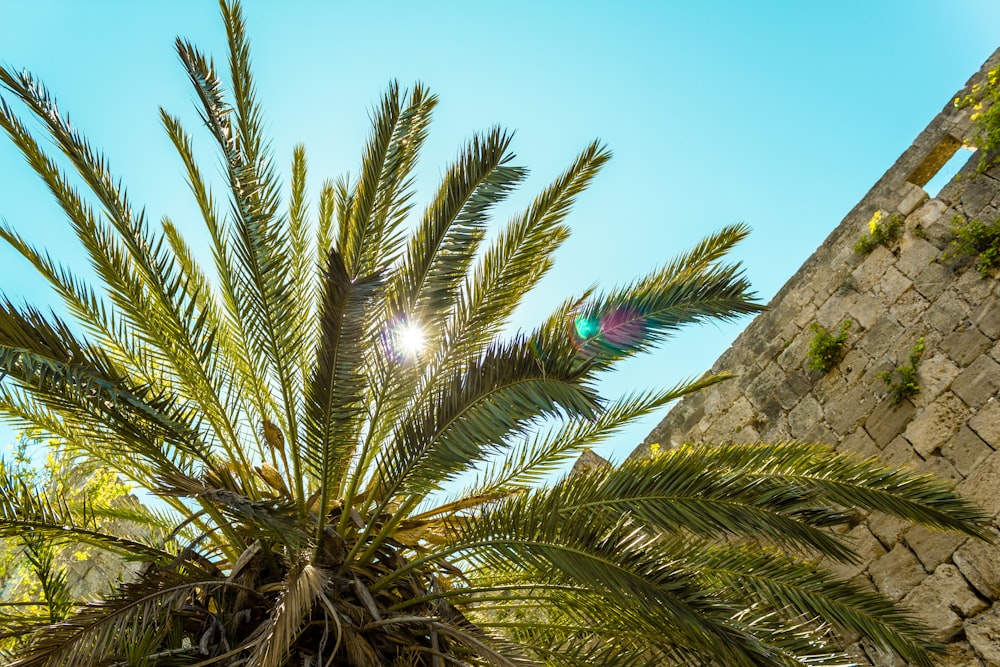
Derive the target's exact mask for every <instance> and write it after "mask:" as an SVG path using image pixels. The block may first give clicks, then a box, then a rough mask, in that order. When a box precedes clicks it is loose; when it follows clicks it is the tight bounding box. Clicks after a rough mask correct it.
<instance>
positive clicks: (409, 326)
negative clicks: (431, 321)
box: [392, 321, 426, 359]
mask: <svg viewBox="0 0 1000 667" xmlns="http://www.w3.org/2000/svg"><path fill="white" fill-rule="evenodd" d="M392 333H393V335H392V338H393V345H394V346H395V348H396V353H397V354H399V355H400V356H402V357H405V358H408V359H414V358H416V357H417V356H419V355H420V353H421V352H423V351H424V348H425V347H426V338H425V336H424V330H423V329H422V328H421V327H420V325H418V324H416V323H415V322H408V321H403V322H400V323H399V325H398V326H397V327H396V328H395V329H394V330H393V332H392Z"/></svg>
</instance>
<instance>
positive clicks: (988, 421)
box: [969, 398, 1000, 449]
mask: <svg viewBox="0 0 1000 667" xmlns="http://www.w3.org/2000/svg"><path fill="white" fill-rule="evenodd" d="M969 428H971V429H972V430H973V431H975V432H976V434H977V435H978V436H979V437H980V438H982V440H983V442H985V443H986V444H987V445H989V446H990V447H992V448H993V449H1000V400H998V399H996V398H991V399H989V400H987V401H986V402H985V403H983V405H982V407H980V408H979V412H977V413H976V414H975V416H973V417H972V419H970V420H969Z"/></svg>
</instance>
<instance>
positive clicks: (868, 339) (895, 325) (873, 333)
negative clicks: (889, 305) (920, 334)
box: [858, 314, 905, 359]
mask: <svg viewBox="0 0 1000 667" xmlns="http://www.w3.org/2000/svg"><path fill="white" fill-rule="evenodd" d="M904 333H905V330H904V329H903V327H902V326H900V324H899V322H897V321H896V318H894V317H893V316H891V315H888V314H885V315H882V317H880V318H878V321H877V322H875V324H874V326H872V328H871V329H870V330H869V331H868V332H867V333H865V335H864V336H863V337H862V338H861V340H860V341H858V347H860V348H861V349H863V350H864V351H866V352H867V353H868V354H870V355H871V356H872V357H874V358H875V359H881V358H883V357H885V356H886V354H887V353H888V352H889V350H891V349H895V347H896V342H897V340H898V339H899V338H900V337H902V336H903V335H904Z"/></svg>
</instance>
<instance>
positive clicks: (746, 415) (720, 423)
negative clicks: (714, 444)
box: [703, 396, 756, 440]
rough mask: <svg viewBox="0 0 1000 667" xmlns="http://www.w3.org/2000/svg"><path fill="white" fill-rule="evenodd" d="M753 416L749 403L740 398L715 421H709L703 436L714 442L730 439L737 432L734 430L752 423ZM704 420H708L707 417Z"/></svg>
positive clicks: (742, 397) (751, 406)
mask: <svg viewBox="0 0 1000 667" xmlns="http://www.w3.org/2000/svg"><path fill="white" fill-rule="evenodd" d="M755 414H756V413H755V411H754V408H753V405H751V404H750V401H748V400H747V399H746V397H745V396H740V397H739V398H738V399H736V401H735V402H734V403H733V404H732V406H730V408H729V409H728V410H726V411H725V412H723V413H722V414H721V415H720V416H719V417H718V418H717V419H711V420H710V423H709V424H707V425H706V428H705V435H706V436H709V437H710V438H712V439H714V440H726V439H729V438H732V437H733V435H734V434H736V432H737V430H736V429H738V428H742V427H743V426H746V425H747V424H749V423H751V422H752V421H753V419H754V415H755ZM706 419H709V417H706ZM703 421H704V420H703Z"/></svg>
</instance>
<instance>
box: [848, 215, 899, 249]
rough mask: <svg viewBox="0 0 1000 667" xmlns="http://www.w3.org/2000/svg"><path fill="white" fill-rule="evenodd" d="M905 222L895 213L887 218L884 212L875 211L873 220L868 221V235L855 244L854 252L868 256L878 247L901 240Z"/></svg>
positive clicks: (862, 236) (863, 235)
mask: <svg viewBox="0 0 1000 667" xmlns="http://www.w3.org/2000/svg"><path fill="white" fill-rule="evenodd" d="M902 228H903V221H902V220H901V219H900V217H899V215H898V214H896V213H893V214H892V215H889V216H886V215H885V214H883V213H882V211H875V214H874V215H873V216H872V218H871V220H869V221H868V232H869V233H868V234H862V235H861V238H859V239H858V240H857V242H856V243H855V244H854V252H856V253H858V254H859V255H867V254H868V253H870V252H871V251H872V250H874V249H875V247H876V246H879V245H884V246H887V245H889V244H890V243H892V242H893V241H895V240H896V239H898V238H899V233H900V231H902Z"/></svg>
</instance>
